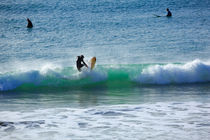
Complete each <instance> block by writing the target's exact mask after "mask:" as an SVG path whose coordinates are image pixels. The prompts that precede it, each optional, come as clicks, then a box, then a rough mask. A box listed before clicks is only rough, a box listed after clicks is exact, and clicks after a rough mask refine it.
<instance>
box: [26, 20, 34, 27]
mask: <svg viewBox="0 0 210 140" xmlns="http://www.w3.org/2000/svg"><path fill="white" fill-rule="evenodd" d="M27 21H28V25H27V28H32V27H33V24H32V22H31V21H30V19H29V18H27Z"/></svg>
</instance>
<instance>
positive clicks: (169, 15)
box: [166, 8, 172, 17]
mask: <svg viewBox="0 0 210 140" xmlns="http://www.w3.org/2000/svg"><path fill="white" fill-rule="evenodd" d="M166 11H167V12H168V13H167V15H166V16H167V17H171V16H172V14H171V11H170V10H169V9H168V8H167V9H166Z"/></svg>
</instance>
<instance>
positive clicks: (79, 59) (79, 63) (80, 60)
mask: <svg viewBox="0 0 210 140" xmlns="http://www.w3.org/2000/svg"><path fill="white" fill-rule="evenodd" d="M83 59H84V56H83V55H81V56H77V69H78V71H81V68H82V67H83V66H86V67H87V68H88V65H87V64H86V63H85V61H84V60H83Z"/></svg>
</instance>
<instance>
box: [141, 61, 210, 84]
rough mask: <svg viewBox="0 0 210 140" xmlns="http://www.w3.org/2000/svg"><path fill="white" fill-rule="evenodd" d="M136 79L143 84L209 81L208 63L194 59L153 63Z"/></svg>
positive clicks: (209, 69)
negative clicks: (172, 62) (170, 62)
mask: <svg viewBox="0 0 210 140" xmlns="http://www.w3.org/2000/svg"><path fill="white" fill-rule="evenodd" d="M137 81H138V82H140V83H144V84H181V83H199V82H209V81H210V64H207V63H204V62H201V61H200V60H194V61H192V62H189V63H186V64H184V65H181V64H167V65H154V66H150V67H148V68H145V69H143V71H142V73H141V74H140V76H138V77H137Z"/></svg>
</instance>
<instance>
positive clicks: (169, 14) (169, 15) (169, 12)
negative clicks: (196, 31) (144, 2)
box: [154, 8, 172, 17]
mask: <svg viewBox="0 0 210 140" xmlns="http://www.w3.org/2000/svg"><path fill="white" fill-rule="evenodd" d="M166 11H167V12H168V13H167V15H166V16H159V15H156V14H154V16H156V17H171V16H172V13H171V11H170V10H169V9H168V8H167V9H166Z"/></svg>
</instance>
